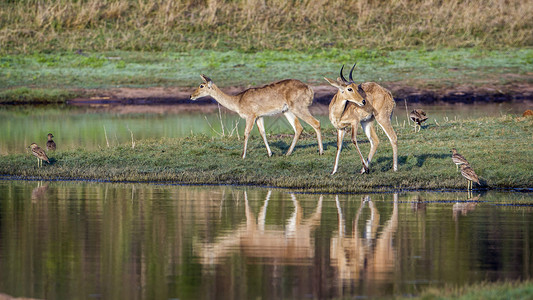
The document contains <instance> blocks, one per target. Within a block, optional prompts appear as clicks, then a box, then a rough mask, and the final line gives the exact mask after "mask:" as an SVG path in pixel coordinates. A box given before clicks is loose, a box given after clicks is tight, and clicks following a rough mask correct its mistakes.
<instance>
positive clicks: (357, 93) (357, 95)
mask: <svg viewBox="0 0 533 300" xmlns="http://www.w3.org/2000/svg"><path fill="white" fill-rule="evenodd" d="M355 66H356V64H354V65H353V67H352V69H351V70H350V76H349V79H350V81H348V80H346V78H344V75H343V74H342V73H343V72H342V71H343V69H344V65H342V68H341V72H340V77H339V78H337V81H333V80H331V79H329V78H326V77H324V79H326V80H327V82H329V84H331V85H332V86H334V87H336V88H337V89H339V91H338V92H337V99H339V100H346V101H350V102H353V103H355V104H357V105H358V106H360V107H362V106H365V104H366V100H365V98H366V93H365V92H364V91H363V89H361V87H359V86H358V85H357V84H356V83H355V82H354V81H353V77H352V73H353V69H354V68H355Z"/></svg>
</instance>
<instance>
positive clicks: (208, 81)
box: [200, 74, 213, 88]
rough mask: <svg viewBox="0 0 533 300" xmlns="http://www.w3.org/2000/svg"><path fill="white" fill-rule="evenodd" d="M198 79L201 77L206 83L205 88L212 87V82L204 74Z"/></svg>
mask: <svg viewBox="0 0 533 300" xmlns="http://www.w3.org/2000/svg"><path fill="white" fill-rule="evenodd" d="M200 77H202V80H203V81H204V82H205V83H207V86H208V87H209V88H210V87H211V86H212V85H213V81H212V80H211V78H209V77H207V76H205V75H204V74H202V75H200Z"/></svg>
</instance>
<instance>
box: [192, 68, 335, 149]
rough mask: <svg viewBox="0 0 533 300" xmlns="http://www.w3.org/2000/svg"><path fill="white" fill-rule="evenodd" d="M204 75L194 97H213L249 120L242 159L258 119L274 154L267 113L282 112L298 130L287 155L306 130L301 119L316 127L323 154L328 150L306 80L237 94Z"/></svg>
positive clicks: (281, 82)
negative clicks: (265, 120)
mask: <svg viewBox="0 0 533 300" xmlns="http://www.w3.org/2000/svg"><path fill="white" fill-rule="evenodd" d="M200 76H201V77H202V80H203V81H204V83H203V84H200V86H199V87H198V88H197V89H196V90H195V91H194V92H193V93H192V94H191V100H196V99H198V98H200V97H204V96H211V97H212V98H214V99H215V100H216V101H217V102H218V103H220V104H221V105H222V106H224V107H226V108H227V109H229V110H232V111H234V112H236V113H238V114H239V115H240V116H241V117H242V118H244V119H245V120H246V128H245V129H244V149H243V151H242V158H245V157H246V147H247V146H248V137H249V136H250V132H251V131H252V128H253V127H254V122H255V123H257V127H258V128H259V133H261V137H262V138H263V141H264V142H265V146H266V149H267V152H268V156H272V151H270V147H269V146H268V142H267V139H266V135H265V125H264V122H263V116H271V115H275V114H278V113H283V114H284V115H285V117H286V118H287V120H288V121H289V123H290V124H291V125H292V128H293V129H294V138H293V140H292V144H291V146H290V147H289V150H288V151H287V155H290V154H291V153H292V151H293V150H294V146H296V142H297V141H298V138H299V137H300V134H301V133H302V130H303V127H302V125H301V124H300V121H299V120H298V118H301V119H302V120H304V121H305V122H306V123H307V124H309V125H311V127H313V129H314V130H315V131H316V137H317V139H318V151H319V153H320V154H322V153H323V152H324V149H323V146H322V135H321V133H320V122H319V121H318V120H317V119H315V118H314V117H313V116H312V115H311V113H310V112H309V106H310V105H311V103H312V102H313V95H314V93H313V90H312V89H311V88H310V87H309V86H308V85H306V84H305V83H303V82H301V81H299V80H295V79H285V80H282V81H278V82H274V83H271V84H268V85H265V86H263V87H259V88H251V89H247V90H244V91H242V92H240V93H238V94H237V95H234V96H233V95H228V94H226V93H224V92H222V91H221V90H220V89H219V88H218V87H217V86H216V85H215V84H214V83H213V81H212V80H211V79H210V78H209V77H207V76H205V75H200Z"/></svg>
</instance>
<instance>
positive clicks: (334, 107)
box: [324, 64, 398, 175]
mask: <svg viewBox="0 0 533 300" xmlns="http://www.w3.org/2000/svg"><path fill="white" fill-rule="evenodd" d="M355 66H356V64H354V65H353V67H352V69H351V70H350V76H349V78H350V81H348V80H346V79H345V78H344V75H343V69H344V65H343V66H342V68H341V71H340V78H337V81H333V80H331V79H328V78H326V77H324V79H326V80H327V81H328V82H329V84H331V85H332V86H334V87H336V88H337V89H338V91H337V93H336V94H335V96H333V99H332V100H331V103H330V104H329V120H330V121H331V124H333V126H334V127H335V128H336V129H337V153H336V155H335V165H334V166H333V171H332V172H331V175H333V174H335V173H336V172H337V168H338V166H339V156H340V153H341V149H342V139H343V138H344V133H345V128H348V127H351V129H352V142H353V143H354V145H355V148H356V149H357V153H358V154H359V157H360V158H361V161H362V162H363V168H362V169H361V174H363V173H365V172H368V171H369V165H370V161H371V160H372V157H373V156H374V154H375V153H376V150H377V147H378V144H379V138H378V136H377V134H376V130H375V129H374V120H376V121H377V122H378V124H379V125H380V126H381V128H382V129H383V131H385V134H386V135H387V137H388V138H389V140H390V143H391V145H392V158H393V170H394V171H397V170H398V145H397V142H398V139H397V137H396V133H395V132H394V129H393V128H392V124H391V118H392V112H393V110H394V107H395V106H396V103H395V102H394V98H393V97H392V94H391V92H389V91H388V90H387V89H385V88H384V87H382V86H380V85H379V84H377V83H375V82H364V83H361V84H359V85H357V84H356V83H355V82H354V80H353V77H352V73H353V70H354V68H355ZM357 123H361V126H362V127H363V131H364V132H365V134H366V136H367V137H368V140H369V141H370V152H369V153H368V159H367V160H366V161H365V159H364V158H363V155H362V154H361V150H359V145H358V144H357V139H356V136H357V130H358V124H357Z"/></svg>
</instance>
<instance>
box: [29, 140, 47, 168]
mask: <svg viewBox="0 0 533 300" xmlns="http://www.w3.org/2000/svg"><path fill="white" fill-rule="evenodd" d="M30 148H31V153H32V154H33V155H35V156H36V157H37V166H42V165H43V160H46V162H47V163H50V160H48V156H46V152H44V150H43V149H41V147H39V146H37V144H35V143H32V144H31V145H30Z"/></svg>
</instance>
